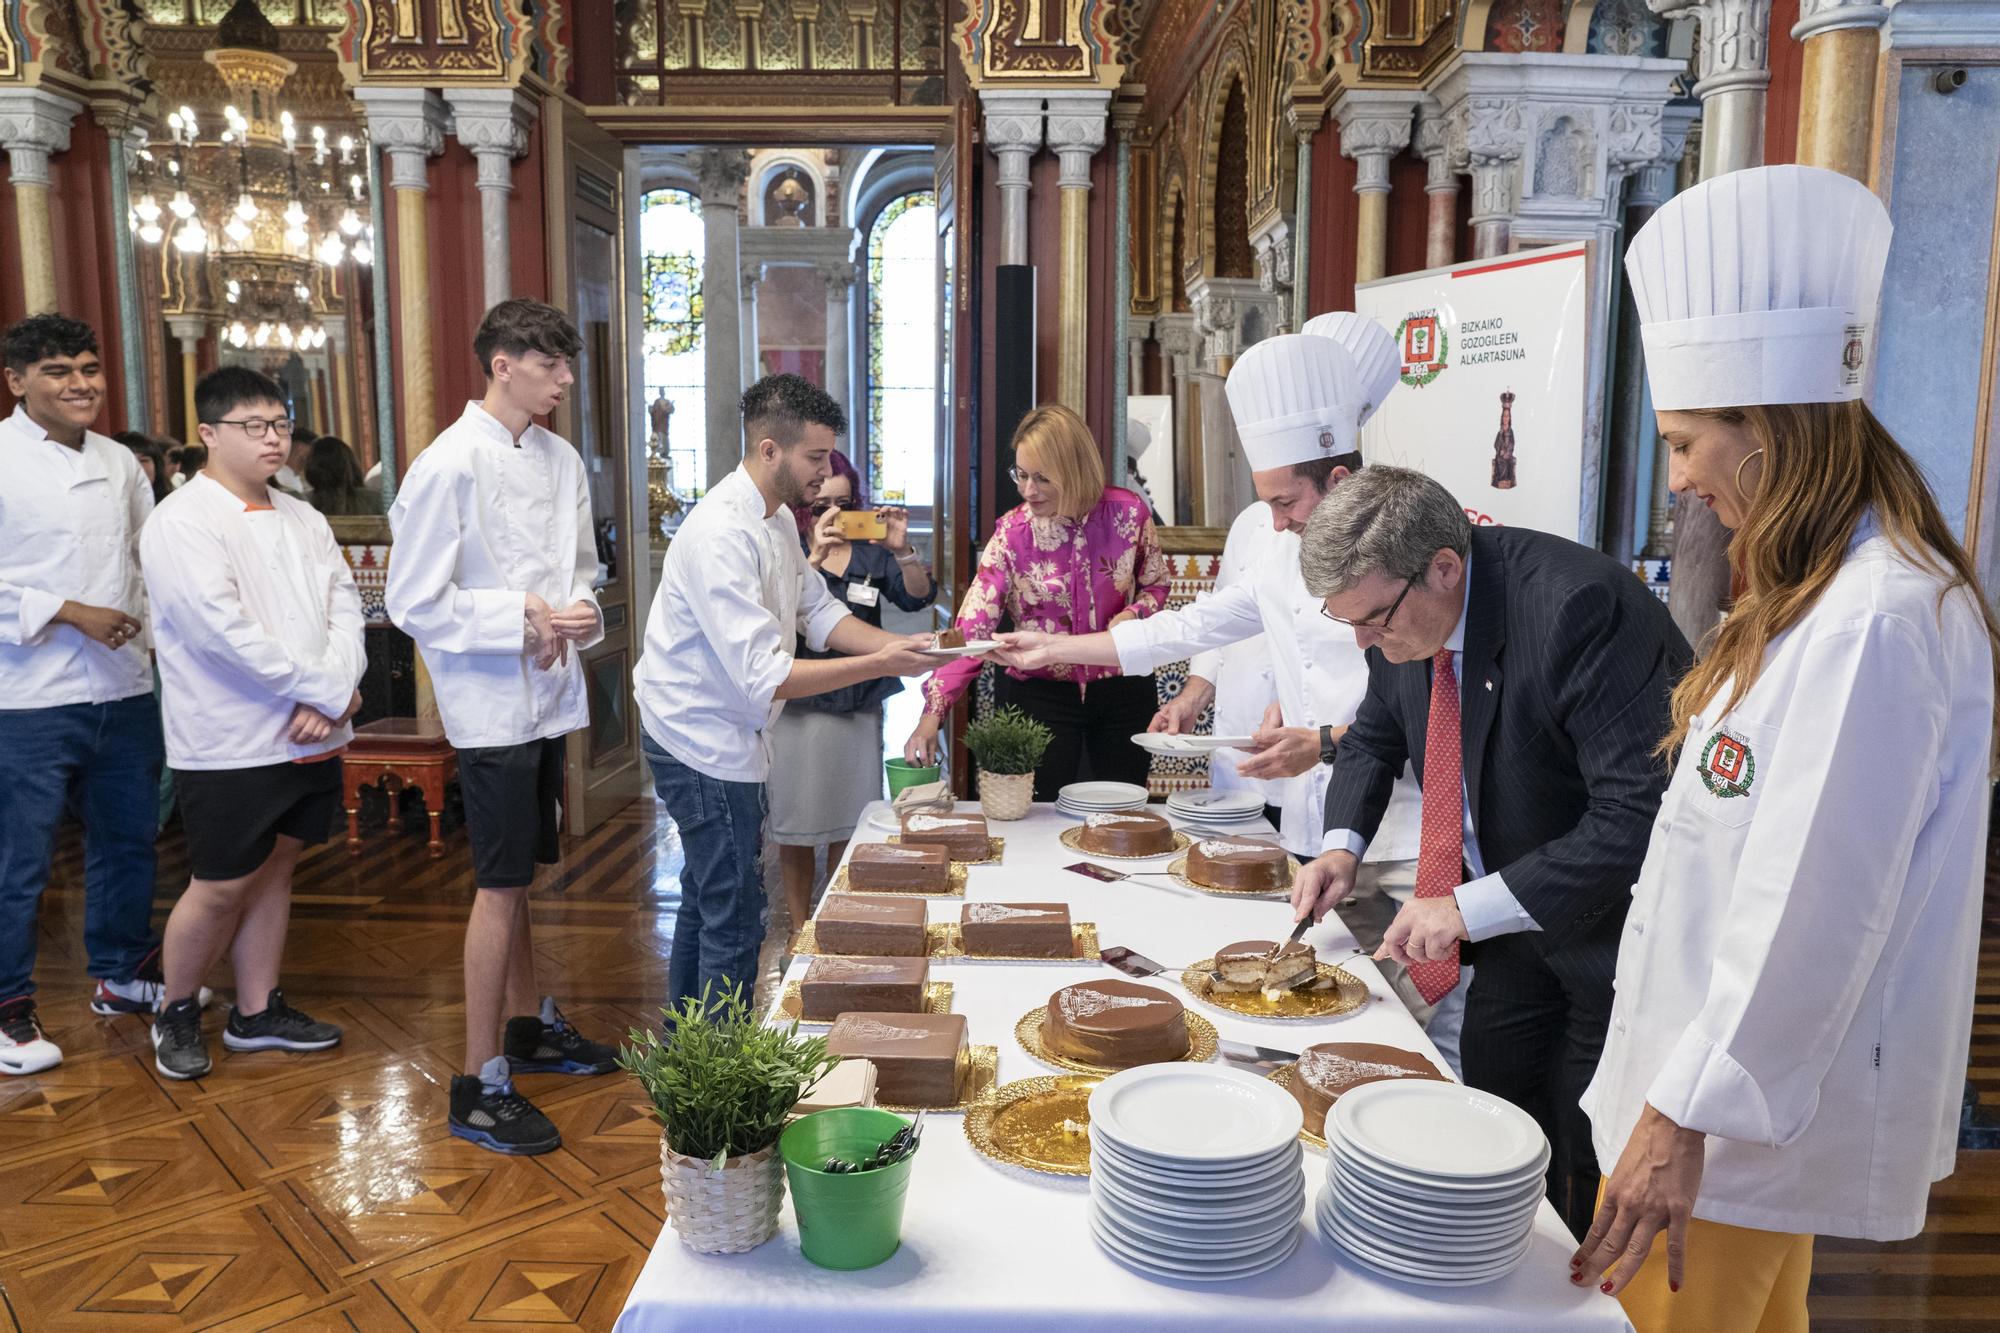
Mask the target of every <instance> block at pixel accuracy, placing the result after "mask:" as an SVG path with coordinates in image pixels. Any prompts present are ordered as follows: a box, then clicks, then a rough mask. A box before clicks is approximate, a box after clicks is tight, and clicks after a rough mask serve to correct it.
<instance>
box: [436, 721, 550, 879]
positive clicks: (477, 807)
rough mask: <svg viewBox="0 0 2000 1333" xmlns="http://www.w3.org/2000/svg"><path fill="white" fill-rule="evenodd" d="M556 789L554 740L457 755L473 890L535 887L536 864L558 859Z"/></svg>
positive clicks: (459, 786) (480, 749)
mask: <svg viewBox="0 0 2000 1333" xmlns="http://www.w3.org/2000/svg"><path fill="white" fill-rule="evenodd" d="M562 790H563V742H562V737H560V736H550V737H547V738H545V739H543V740H538V741H528V742H525V743H524V744H521V745H493V746H486V747H483V748H478V749H470V750H460V751H459V752H458V791H459V795H460V796H462V797H464V798H465V830H466V833H467V835H468V836H470V837H471V839H472V882H473V883H474V884H475V885H476V886H478V887H479V888H482V889H525V888H527V887H528V886H529V885H530V884H532V883H534V882H535V866H536V865H537V864H540V865H549V864H552V863H553V862H554V861H556V859H557V858H558V857H560V856H561V854H562V842H561V838H560V837H559V835H560V834H561V832H562V826H561V823H560V822H559V821H560V810H559V807H560V805H561V802H562Z"/></svg>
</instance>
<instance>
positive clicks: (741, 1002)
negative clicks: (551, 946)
mask: <svg viewBox="0 0 2000 1333" xmlns="http://www.w3.org/2000/svg"><path fill="white" fill-rule="evenodd" d="M661 1016H662V1017H663V1018H665V1019H666V1020H667V1022H668V1027H669V1035H667V1036H666V1037H664V1038H663V1037H662V1036H661V1034H660V1033H659V1032H657V1031H653V1030H651V1029H639V1028H634V1029H632V1031H631V1033H630V1041H631V1044H630V1045H628V1046H622V1047H620V1048H619V1053H618V1063H619V1065H620V1066H622V1067H623V1068H624V1070H625V1072H626V1073H628V1074H630V1075H631V1076H632V1077H633V1078H635V1079H637V1080H638V1081H639V1086H640V1087H642V1088H644V1089H645V1090H646V1096H647V1098H648V1099H649V1100H650V1101H651V1102H652V1104H653V1113H654V1114H655V1115H657V1116H658V1117H659V1118H660V1126H661V1129H662V1134H661V1138H660V1181H661V1185H662V1187H663V1188H664V1190H665V1192H666V1196H667V1220H668V1221H669V1222H671V1223H672V1224H673V1227H674V1230H675V1231H678V1232H679V1233H680V1237H681V1241H682V1243H683V1244H685V1245H687V1246H688V1248H690V1249H693V1250H697V1251H700V1252H701V1253H704V1254H735V1253H740V1252H741V1251H744V1250H750V1249H755V1248H756V1247H757V1246H759V1245H762V1244H763V1243H764V1242H765V1241H767V1240H769V1239H770V1238H771V1237H772V1236H773V1235H775V1234H776V1233H777V1230H778V1207H779V1205H780V1204H782V1203H783V1202H784V1198H785V1171H784V1164H783V1161H782V1160H781V1159H780V1158H779V1156H778V1147H777V1144H778V1135H779V1133H780V1132H782V1131H783V1129H784V1128H785V1120H786V1117H787V1116H789V1115H790V1114H791V1112H792V1108H793V1107H795V1106H797V1105H798V1101H799V1098H800V1096H802V1095H803V1094H804V1092H805V1090H806V1089H807V1088H809V1087H811V1086H812V1085H813V1084H814V1083H816V1082H817V1081H818V1080H819V1079H821V1078H822V1077H824V1076H825V1075H826V1073H827V1071H828V1070H830V1069H832V1068H833V1067H834V1066H835V1065H837V1064H839V1063H840V1057H839V1056H835V1055H828V1054H827V1050H826V1039H825V1038H823V1037H809V1038H807V1037H800V1036H799V1025H798V1024H797V1023H793V1024H791V1025H789V1026H787V1027H770V1026H767V1025H766V1024H764V1023H762V1022H760V1021H759V1020H758V1018H757V1016H756V1015H755V1014H753V1013H752V1012H751V1011H750V1006H749V1004H748V1002H747V1001H745V999H744V998H743V996H742V994H741V993H740V992H739V991H737V990H734V989H732V990H730V991H729V993H728V994H727V995H725V996H724V997H723V998H722V999H721V1000H718V1001H713V1002H711V1001H710V999H709V996H708V993H707V991H706V990H704V991H703V993H702V996H701V998H700V999H698V1000H697V999H694V998H692V997H690V998H688V999H686V1000H684V1001H682V1003H681V1007H680V1011H679V1012H678V1013H676V1012H674V1011H673V1010H665V1009H663V1010H662V1011H661Z"/></svg>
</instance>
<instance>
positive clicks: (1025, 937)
mask: <svg viewBox="0 0 2000 1333" xmlns="http://www.w3.org/2000/svg"><path fill="white" fill-rule="evenodd" d="M958 933H959V939H960V941H961V942H963V944H964V946H965V952H966V953H967V954H970V955H973V956H975V957H976V956H979V955H985V956H986V957H989V958H991V957H1001V958H1072V957H1074V956H1075V955H1076V943H1075V940H1074V938H1073V937H1072V936H1071V934H1070V922H1069V907H1068V905H1067V904H1064V903H967V904H965V906H963V907H962V908H960V909H959V913H958Z"/></svg>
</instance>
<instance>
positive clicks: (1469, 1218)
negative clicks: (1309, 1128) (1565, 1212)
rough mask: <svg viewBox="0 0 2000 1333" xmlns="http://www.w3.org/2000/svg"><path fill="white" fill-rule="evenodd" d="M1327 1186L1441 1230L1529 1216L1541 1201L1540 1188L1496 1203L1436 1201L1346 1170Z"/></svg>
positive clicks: (1463, 1228)
mask: <svg viewBox="0 0 2000 1333" xmlns="http://www.w3.org/2000/svg"><path fill="white" fill-rule="evenodd" d="M1327 1188H1328V1189H1331V1190H1332V1191H1333V1192H1334V1193H1335V1194H1336V1195H1347V1194H1353V1195H1358V1196H1361V1197H1363V1198H1365V1199H1366V1200H1367V1201H1368V1202H1369V1203H1371V1204H1373V1205H1375V1206H1376V1207H1377V1208H1379V1209H1380V1210H1381V1211H1382V1212H1383V1213H1385V1214H1394V1215H1395V1216H1397V1217H1399V1218H1402V1219H1404V1220H1405V1221H1407V1222H1409V1223H1412V1224H1415V1225H1420V1226H1425V1227H1436V1228H1438V1229H1440V1230H1447V1229H1448V1230H1461V1231H1462V1230H1476V1229H1478V1228H1480V1227H1486V1226H1492V1225H1494V1224H1495V1223H1496V1222H1498V1221H1500V1220H1501V1219H1505V1218H1514V1217H1519V1216H1522V1215H1523V1214H1525V1215H1527V1216H1530V1217H1532V1216H1534V1214H1535V1211H1536V1210H1537V1209H1539V1208H1540V1207H1541V1202H1542V1196H1541V1192H1540V1191H1539V1190H1538V1191H1536V1192H1535V1193H1534V1194H1531V1195H1528V1196H1526V1197H1525V1198H1520V1199H1514V1200H1503V1201H1500V1202H1497V1203H1459V1202H1439V1201H1435V1200H1431V1199H1418V1198H1416V1197H1415V1196H1413V1195H1409V1194H1402V1193H1382V1192H1380V1191H1378V1190H1376V1189H1374V1188H1373V1187H1371V1186H1367V1185H1364V1184H1362V1183H1360V1182H1357V1181H1356V1180H1355V1179H1354V1177H1352V1176H1348V1175H1345V1174H1342V1175H1339V1176H1336V1177H1335V1178H1334V1179H1333V1181H1331V1182H1330V1183H1329V1184H1328V1186H1327Z"/></svg>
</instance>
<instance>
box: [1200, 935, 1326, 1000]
mask: <svg viewBox="0 0 2000 1333" xmlns="http://www.w3.org/2000/svg"><path fill="white" fill-rule="evenodd" d="M1318 964H1319V959H1318V957H1317V956H1316V955H1315V954H1314V952H1313V947H1312V945H1310V944H1307V943H1306V942H1305V941H1303V940H1292V941H1290V942H1288V943H1287V944H1286V945H1285V946H1284V947H1283V948H1280V947H1279V946H1278V945H1277V943H1276V942H1275V941H1272V940H1243V941H1241V942H1240V943H1237V944H1231V945H1228V946H1226V947H1224V948H1221V949H1217V950H1216V951H1215V970H1216V971H1217V972H1219V973H1221V974H1222V980H1220V981H1217V982H1213V983H1211V984H1213V985H1214V986H1215V988H1216V989H1217V990H1223V991H1237V992H1243V993H1248V992H1250V991H1267V990H1268V991H1283V990H1290V989H1291V988H1292V987H1293V986H1296V985H1299V984H1300V983H1302V982H1303V981H1305V980H1306V979H1307V978H1309V977H1312V976H1314V975H1315V974H1316V973H1317V971H1318Z"/></svg>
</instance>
